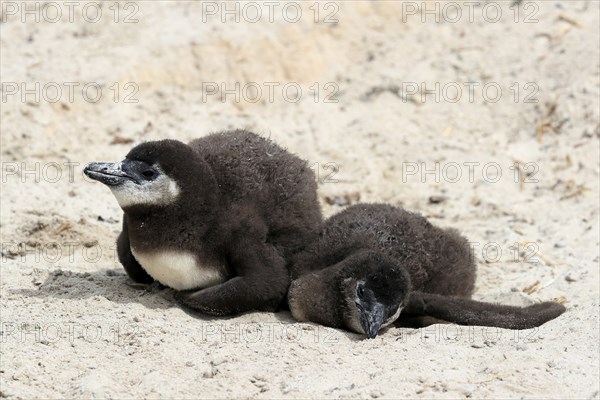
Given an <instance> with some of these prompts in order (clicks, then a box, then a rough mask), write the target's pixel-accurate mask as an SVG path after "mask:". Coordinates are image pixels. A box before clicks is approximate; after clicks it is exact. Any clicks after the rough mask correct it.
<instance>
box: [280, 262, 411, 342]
mask: <svg viewBox="0 0 600 400" xmlns="http://www.w3.org/2000/svg"><path fill="white" fill-rule="evenodd" d="M409 293H410V277H409V276H408V274H407V273H406V270H404V269H403V268H400V267H398V266H397V265H395V263H394V262H393V261H392V260H390V259H388V258H386V257H384V256H382V255H381V254H380V253H376V252H371V251H361V252H358V253H355V254H352V255H350V256H349V257H347V258H346V259H344V260H343V261H342V262H340V263H338V264H336V265H334V266H331V267H329V268H325V269H322V270H319V271H314V272H311V273H307V274H304V275H302V276H300V277H299V278H298V279H296V280H294V281H293V282H292V284H291V286H290V289H289V291H288V304H289V306H290V310H291V312H292V315H293V316H294V318H296V319H297V320H298V321H313V322H317V323H321V324H323V325H328V326H331V327H334V328H343V329H348V330H351V331H354V332H357V333H361V334H365V335H367V336H368V337H369V338H374V337H376V336H377V334H378V333H379V330H380V329H381V328H383V327H385V326H387V325H389V324H391V323H392V322H394V321H395V320H396V319H397V318H398V316H399V315H400V312H401V311H402V307H403V305H404V303H405V302H406V301H407V297H408V295H409Z"/></svg>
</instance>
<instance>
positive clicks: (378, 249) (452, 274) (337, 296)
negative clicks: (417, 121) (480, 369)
mask: <svg viewBox="0 0 600 400" xmlns="http://www.w3.org/2000/svg"><path fill="white" fill-rule="evenodd" d="M372 278H376V279H372ZM475 278H476V265H475V261H474V259H473V257H472V253H471V249H470V246H469V243H468V241H467V240H466V239H465V238H464V237H462V236H461V235H460V234H459V233H458V232H457V231H456V230H454V229H441V228H437V227H435V226H433V225H431V224H430V223H429V222H428V221H427V220H426V219H425V218H424V217H422V216H420V215H419V214H415V213H411V212H408V211H405V210H403V209H401V208H397V207H392V206H389V205H385V204H359V205H356V206H352V207H349V208H347V209H346V210H344V211H342V212H340V213H338V214H336V215H334V216H333V217H331V218H329V219H328V220H327V221H326V222H325V225H324V228H323V231H322V232H321V234H320V236H319V238H318V239H317V240H315V242H314V243H313V244H311V245H309V246H307V248H306V249H305V250H304V251H303V252H302V253H300V254H298V255H297V256H296V257H295V263H294V266H293V268H292V284H291V286H290V289H289V292H288V304H289V306H290V310H291V311H292V315H293V316H294V317H295V318H296V319H298V320H300V321H313V322H318V323H321V324H324V325H329V326H332V327H337V328H346V329H349V330H351V331H354V332H357V333H362V334H366V335H368V336H369V337H371V338H372V337H375V336H376V335H377V333H378V331H379V329H380V328H382V327H384V326H386V325H388V324H390V323H392V322H394V320H396V319H397V318H398V316H399V315H400V311H402V310H403V311H402V317H401V318H400V319H399V320H398V322H405V320H406V319H407V318H406V317H408V318H410V317H418V318H417V319H416V321H417V322H418V321H419V319H420V317H423V316H427V317H434V318H438V319H442V320H445V321H447V322H454V323H458V324H463V325H483V326H497V327H501V328H509V329H527V328H532V327H535V326H539V325H541V324H543V323H545V322H547V321H549V320H551V319H553V318H556V317H557V316H559V315H560V314H562V313H563V312H564V310H565V308H564V307H563V306H562V305H560V304H557V303H553V302H544V303H539V304H535V305H532V306H529V307H523V308H521V307H512V306H504V305H497V304H490V303H483V302H478V301H475V300H471V295H472V293H473V290H474V287H475ZM383 282H385V283H383ZM365 304H366V305H367V306H365ZM382 310H383V311H382Z"/></svg>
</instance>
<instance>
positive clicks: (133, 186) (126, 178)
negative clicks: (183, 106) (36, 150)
mask: <svg viewBox="0 0 600 400" xmlns="http://www.w3.org/2000/svg"><path fill="white" fill-rule="evenodd" d="M198 158H199V156H198V154H197V153H195V152H194V151H193V150H192V149H191V148H190V147H189V146H188V145H186V144H185V143H182V142H179V141H176V140H161V141H155V142H145V143H142V144H140V145H138V146H136V147H134V148H133V149H132V150H131V151H130V152H129V153H128V154H127V156H126V157H125V159H124V160H123V161H119V162H115V163H110V162H93V163H90V164H88V165H87V166H86V167H85V169H84V173H85V174H86V175H87V176H88V177H90V178H91V179H94V180H97V181H99V182H102V183H103V184H105V185H106V186H108V187H109V188H110V190H111V191H112V193H113V195H114V196H115V198H116V199H117V202H118V203H119V206H121V208H122V209H125V208H127V207H131V206H166V205H169V204H171V203H174V202H175V201H176V200H177V199H178V197H179V195H180V192H181V183H182V181H185V178H186V177H187V178H189V175H190V174H193V173H194V172H195V171H193V164H194V161H195V159H198ZM198 178H200V177H199V176H198Z"/></svg>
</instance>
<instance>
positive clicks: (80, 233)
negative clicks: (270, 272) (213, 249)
mask: <svg viewBox="0 0 600 400" xmlns="http://www.w3.org/2000/svg"><path fill="white" fill-rule="evenodd" d="M475 3H476V4H475V5H474V6H473V8H469V7H470V6H468V5H466V4H465V3H462V2H458V3H454V4H455V5H454V6H450V7H449V6H448V3H444V2H442V3H437V7H438V12H437V13H436V12H435V7H436V3H433V2H429V3H427V5H426V6H427V8H428V10H434V11H433V14H432V13H423V12H422V11H423V10H422V9H421V10H418V8H419V7H421V2H416V3H410V2H404V3H402V2H393V1H385V2H383V1H382V2H372V3H368V2H357V1H345V2H337V3H336V2H321V3H318V4H317V5H316V6H315V5H314V4H313V3H312V2H311V3H304V4H303V5H302V8H301V10H302V15H301V16H298V14H297V10H296V4H297V3H276V4H275V5H274V6H268V5H264V4H263V5H262V6H263V8H262V14H261V15H257V13H256V7H255V6H254V5H252V4H250V3H240V5H239V7H240V8H239V12H237V14H236V11H235V9H234V8H233V5H231V4H233V3H231V4H230V5H229V9H230V10H231V9H232V10H234V11H233V14H231V15H228V16H225V17H226V19H225V21H222V20H221V18H222V17H223V16H224V15H223V8H222V7H223V6H222V5H221V4H220V3H219V2H215V3H212V2H205V3H200V2H184V1H172V2H166V1H163V2H154V3H153V2H139V3H133V2H121V3H113V2H110V3H106V4H104V6H103V7H102V9H101V13H102V14H101V15H100V16H99V17H98V14H97V11H98V10H97V7H96V6H95V4H96V3H91V4H89V3H83V2H81V3H77V2H76V4H75V5H74V6H68V5H66V4H64V3H60V2H59V3H51V4H50V5H49V6H46V7H45V8H41V9H39V14H38V15H37V16H36V14H35V13H36V11H35V4H38V7H40V3H35V2H30V4H29V5H28V7H29V8H30V9H33V10H34V11H33V14H26V13H24V12H23V9H22V8H23V7H24V6H23V3H21V2H10V1H3V2H2V13H3V14H2V23H1V24H0V33H1V39H0V43H1V58H2V61H1V63H2V64H1V66H2V71H1V75H2V77H1V80H2V103H0V106H1V139H2V140H1V141H2V143H1V144H2V149H1V157H2V208H1V211H2V214H1V219H0V223H1V241H2V267H1V285H0V294H1V307H0V310H1V330H2V332H1V333H2V335H1V343H0V344H1V365H0V397H6V398H56V397H61V398H159V397H161V398H193V397H203V398H228V397H236V398H239V397H244V398H247V397H257V398H299V397H304V398H306V397H320V398H323V397H326V398H334V397H344V398H378V397H380V398H400V397H413V398H414V397H422V398H432V397H440V398H463V397H475V398H481V397H488V398H500V397H502V398H598V397H599V394H598V393H599V392H598V391H599V377H598V371H599V365H598V360H599V347H598V343H599V337H598V336H599V335H598V333H599V332H598V330H599V328H598V326H599V321H598V316H599V276H598V271H599V251H598V249H599V226H598V200H599V192H598V190H599V188H598V185H599V182H598V181H599V176H598V175H599V154H598V151H599V150H598V149H599V137H600V126H599V117H600V116H599V107H600V105H599V95H600V89H599V68H600V64H599V63H600V60H599V48H600V43H599V35H598V30H599V3H598V2H596V1H543V2H541V1H540V2H527V1H525V2H523V3H522V4H521V5H520V6H512V7H511V3H510V2H505V1H502V2H496V3H494V2H491V3H489V4H488V3H484V2H479V3H478V2H475ZM248 4H250V5H248ZM253 4H257V3H253ZM457 6H458V10H459V11H461V16H458V14H456V11H457ZM69 7H73V8H72V20H70V15H69V10H70V8H69ZM244 7H246V8H244ZM253 7H254V8H253ZM268 7H272V11H273V12H272V14H271V15H272V22H271V21H270V16H271V15H269V12H268V11H269V8H268ZM311 7H312V8H311ZM452 7H454V8H452ZM316 9H318V10H319V15H318V18H317V19H318V22H315V10H316ZM498 9H499V10H500V11H501V13H502V14H501V17H500V18H499V20H498V21H495V20H496V19H497V18H496V16H497V15H498V14H497V12H498ZM57 11H58V12H60V18H59V20H58V21H57V20H56V17H57V16H58V14H57ZM257 16H258V17H260V18H259V20H258V21H255V20H256V17H257ZM36 17H37V19H38V22H36ZM236 18H237V19H238V20H237V21H236ZM436 18H438V19H439V23H436V21H435V20H436ZM96 19H98V21H96V22H94V20H96ZM423 19H424V21H423ZM334 20H337V22H335V21H334ZM525 20H527V22H526V21H525ZM236 82H238V83H239V84H240V86H239V88H240V90H239V91H237V94H238V96H239V98H238V99H236V98H235V95H236V93H235V92H236V86H235V84H236ZM36 83H37V85H38V86H36ZM436 83H437V84H439V90H436ZM22 84H25V85H26V86H22ZM421 84H424V85H425V87H421ZM257 87H258V88H259V89H260V90H261V93H258V92H257V91H256V89H257ZM417 87H418V90H416V89H415V88H417ZM57 88H58V89H60V92H59V91H57ZM69 88H72V89H73V92H72V96H71V93H69ZM98 88H100V89H101V92H98V91H97V89H98ZM215 88H218V91H217V90H215ZM269 88H273V89H272V90H273V91H272V93H270V89H269ZM284 88H285V91H284ZM297 88H300V89H301V90H302V94H301V95H297V93H296V92H295V91H296V90H297ZM457 88H458V89H460V90H461V92H462V93H461V96H460V98H457V96H456V95H457ZM469 88H472V90H471V91H470V90H469ZM498 89H500V90H501V94H499V92H498ZM24 90H28V92H25V91H24ZM424 90H430V91H433V92H437V95H438V99H436V96H435V93H432V94H428V95H425V94H424V93H423V91H424ZM217 92H218V93H217ZM415 93H417V94H415ZM332 94H333V95H332ZM330 95H332V96H330ZM470 97H471V98H470ZM332 99H333V100H337V102H328V100H332ZM132 100H136V102H131V101H132ZM237 127H242V128H249V129H251V130H254V131H256V132H258V133H260V134H263V135H265V136H269V137H271V138H272V139H274V140H275V141H277V142H278V143H280V144H282V145H284V146H285V147H287V148H288V149H290V150H291V151H293V152H295V153H297V154H299V155H301V156H302V157H304V158H306V159H308V160H310V162H311V165H313V168H314V170H315V171H316V172H317V174H318V179H319V182H320V188H319V190H320V197H321V199H322V200H323V201H322V203H323V211H324V213H325V214H326V215H331V214H333V213H335V212H337V211H339V210H341V209H342V207H343V205H345V204H347V203H348V202H356V201H357V199H358V198H359V199H360V201H370V202H373V201H379V202H389V203H392V204H396V205H403V206H405V207H407V208H409V209H412V210H417V211H420V212H421V213H423V214H424V215H427V216H428V217H430V218H431V220H432V222H434V223H436V224H438V225H440V226H453V227H457V228H459V229H460V230H462V231H463V232H464V233H465V235H466V236H467V237H469V239H470V240H471V241H472V242H473V247H474V250H475V254H476V256H477V260H478V265H479V278H478V285H477V292H476V295H475V297H476V298H479V299H486V300H491V301H502V302H505V303H510V304H530V303H533V302H536V301H541V300H549V299H560V300H561V301H565V305H566V306H567V309H568V310H567V312H566V313H565V314H564V315H563V316H561V317H559V318H558V319H556V320H554V321H551V322H549V323H547V324H546V325H544V326H542V327H540V328H539V329H534V330H529V331H522V332H514V331H509V330H500V329H484V328H481V327H470V328H466V327H457V326H452V325H434V326H431V327H429V328H426V329H422V330H410V329H398V328H391V329H388V330H387V331H385V332H384V333H383V334H382V335H381V336H380V337H378V338H376V339H374V340H362V339H361V338H360V337H359V336H357V335H354V334H350V333H347V332H343V331H338V330H334V329H329V328H325V327H320V326H317V325H313V324H299V323H294V321H293V319H292V318H291V316H290V315H289V313H277V314H269V313H249V314H245V315H242V316H239V317H237V318H230V319H217V318H208V317H207V318H204V319H203V318H195V317H192V316H190V315H188V314H186V313H185V312H183V311H182V310H181V309H179V308H178V307H177V306H176V305H175V304H174V303H173V301H172V293H171V292H170V290H159V289H152V288H150V289H147V290H140V289H139V288H135V287H132V286H131V281H129V280H128V278H127V277H126V276H125V275H124V273H123V270H122V268H121V266H120V265H119V264H118V262H117V261H116V257H115V254H114V240H115V238H116V235H117V233H118V231H119V226H120V218H121V214H120V210H119V208H118V206H117V203H116V201H115V200H114V199H113V197H112V196H111V194H110V193H109V191H108V190H107V189H106V188H105V187H103V186H102V185H100V184H97V183H93V182H91V181H89V180H87V179H84V177H83V175H82V173H81V171H82V168H83V165H84V164H85V163H87V162H89V161H99V160H104V161H110V160H119V159H121V158H122V157H123V156H124V155H125V154H126V153H127V151H128V150H129V148H131V146H133V145H134V144H135V143H138V142H140V141H144V140H151V139H157V138H164V137H171V138H177V139H180V140H189V139H192V138H195V137H199V136H202V135H206V134H208V133H210V132H213V131H218V130H225V129H230V128H237ZM515 162H518V163H520V164H519V165H520V167H519V168H517V169H515ZM519 171H521V172H519ZM70 172H72V174H70ZM535 282H538V283H537V284H535Z"/></svg>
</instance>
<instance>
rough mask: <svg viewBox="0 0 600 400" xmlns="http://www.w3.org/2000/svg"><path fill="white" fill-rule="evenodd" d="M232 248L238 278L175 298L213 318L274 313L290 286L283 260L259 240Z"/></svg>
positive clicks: (181, 293)
mask: <svg viewBox="0 0 600 400" xmlns="http://www.w3.org/2000/svg"><path fill="white" fill-rule="evenodd" d="M233 249H234V250H233V254H232V255H231V263H232V265H233V266H235V270H236V273H237V276H235V277H233V278H231V279H229V280H227V281H225V282H223V283H222V284H218V285H215V286H211V287H208V288H205V289H200V290H196V291H193V290H192V291H181V292H177V293H176V294H175V299H176V300H177V301H178V302H179V303H180V304H182V305H183V306H184V307H188V308H192V309H194V310H197V311H200V312H202V313H205V314H210V315H231V314H238V313H242V312H245V311H250V310H260V311H275V310H276V309H277V308H278V307H279V305H280V304H281V302H282V301H283V299H284V298H285V295H286V292H287V288H288V285H289V276H288V272H287V269H286V263H285V260H284V259H283V257H282V256H281V255H280V254H279V252H278V251H277V250H276V249H275V248H274V247H273V246H271V245H269V244H268V243H257V242H256V241H247V240H242V241H239V242H237V243H236V245H234V246H233Z"/></svg>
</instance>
